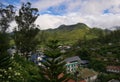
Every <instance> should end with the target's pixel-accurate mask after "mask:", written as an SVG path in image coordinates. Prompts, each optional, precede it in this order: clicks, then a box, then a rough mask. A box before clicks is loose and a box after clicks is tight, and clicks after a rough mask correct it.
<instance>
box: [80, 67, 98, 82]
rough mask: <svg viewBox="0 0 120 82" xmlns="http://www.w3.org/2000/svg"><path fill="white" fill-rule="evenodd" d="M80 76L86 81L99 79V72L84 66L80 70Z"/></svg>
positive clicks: (91, 81)
mask: <svg viewBox="0 0 120 82" xmlns="http://www.w3.org/2000/svg"><path fill="white" fill-rule="evenodd" d="M79 75H80V77H79V78H82V79H84V80H85V81H86V82H94V81H95V80H96V79H97V76H98V73H97V72H95V71H94V70H91V69H88V68H82V69H81V70H80V72H79Z"/></svg>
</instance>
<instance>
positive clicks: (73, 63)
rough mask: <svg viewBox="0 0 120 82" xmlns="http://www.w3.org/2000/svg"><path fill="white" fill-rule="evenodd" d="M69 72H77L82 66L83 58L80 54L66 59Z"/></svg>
mask: <svg viewBox="0 0 120 82" xmlns="http://www.w3.org/2000/svg"><path fill="white" fill-rule="evenodd" d="M65 62H66V64H65V65H66V70H67V73H74V72H76V70H77V68H78V67H79V66H80V63H81V59H80V58H79V57H78V56H74V57H69V58H66V59H65Z"/></svg>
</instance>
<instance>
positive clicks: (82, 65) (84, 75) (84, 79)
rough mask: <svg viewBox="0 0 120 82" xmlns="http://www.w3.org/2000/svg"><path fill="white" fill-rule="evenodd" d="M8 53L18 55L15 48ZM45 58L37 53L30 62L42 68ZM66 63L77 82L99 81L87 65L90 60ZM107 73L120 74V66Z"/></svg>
mask: <svg viewBox="0 0 120 82" xmlns="http://www.w3.org/2000/svg"><path fill="white" fill-rule="evenodd" d="M59 48H61V47H59ZM64 48H66V49H69V48H70V47H69V46H66V47H64ZM8 52H9V53H10V54H11V55H12V56H14V54H15V53H16V50H15V47H12V48H10V49H8ZM62 52H65V50H62ZM45 58H47V57H46V56H45V55H44V53H42V52H40V51H38V52H37V53H34V54H32V55H31V56H30V58H29V60H30V61H32V62H34V63H35V64H37V65H39V66H41V65H42V63H41V62H44V61H45V60H44V59H45ZM64 62H65V63H66V64H65V66H66V72H67V73H70V74H73V75H74V74H75V77H76V78H77V80H78V81H77V82H95V80H96V79H97V76H98V73H97V72H95V71H94V70H92V69H88V68H87V65H88V63H89V61H88V60H82V59H81V58H79V56H73V57H68V58H66V59H65V60H64ZM106 71H107V72H113V73H120V66H107V67H106ZM68 82H75V81H74V80H73V79H70V80H69V81H68ZM109 82H112V81H109Z"/></svg>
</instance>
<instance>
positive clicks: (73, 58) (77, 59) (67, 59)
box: [65, 56, 82, 62]
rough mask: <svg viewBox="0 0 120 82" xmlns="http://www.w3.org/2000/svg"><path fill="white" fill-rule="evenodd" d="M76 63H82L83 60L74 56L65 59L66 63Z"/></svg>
mask: <svg viewBox="0 0 120 82" xmlns="http://www.w3.org/2000/svg"><path fill="white" fill-rule="evenodd" d="M74 61H79V62H81V61H82V60H81V59H80V58H79V57H78V56H73V57H69V58H66V59H65V62H74Z"/></svg>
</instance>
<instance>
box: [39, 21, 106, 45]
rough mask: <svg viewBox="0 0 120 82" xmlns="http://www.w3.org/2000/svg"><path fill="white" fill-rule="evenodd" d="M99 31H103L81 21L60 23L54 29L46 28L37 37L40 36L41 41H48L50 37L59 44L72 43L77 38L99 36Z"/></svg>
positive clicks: (88, 38)
mask: <svg viewBox="0 0 120 82" xmlns="http://www.w3.org/2000/svg"><path fill="white" fill-rule="evenodd" d="M96 31H98V32H99V33H104V32H103V30H102V29H97V28H89V27H88V26H87V25H85V24H83V23H78V24H75V25H68V26H67V25H61V26H60V27H58V28H56V29H48V30H44V31H43V32H40V33H39V34H38V37H42V38H44V39H42V40H41V42H48V41H49V40H52V39H57V40H59V41H60V43H61V44H69V45H73V44H74V43H76V42H77V41H78V40H83V39H84V38H86V39H87V40H90V39H93V38H97V37H98V36H100V35H101V34H100V35H99V34H98V32H97V33H96Z"/></svg>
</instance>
